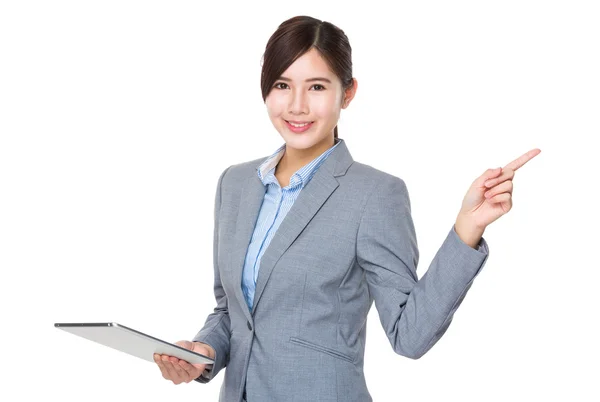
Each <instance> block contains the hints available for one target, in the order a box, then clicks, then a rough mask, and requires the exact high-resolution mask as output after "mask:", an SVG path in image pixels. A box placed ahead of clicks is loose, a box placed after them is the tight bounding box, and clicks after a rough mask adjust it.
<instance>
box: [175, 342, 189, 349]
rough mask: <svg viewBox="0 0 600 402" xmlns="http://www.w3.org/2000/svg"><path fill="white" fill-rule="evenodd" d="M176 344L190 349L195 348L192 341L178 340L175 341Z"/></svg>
mask: <svg viewBox="0 0 600 402" xmlns="http://www.w3.org/2000/svg"><path fill="white" fill-rule="evenodd" d="M175 345H177V346H181V347H182V348H184V349H189V350H193V349H194V344H193V343H192V342H190V341H177V342H175Z"/></svg>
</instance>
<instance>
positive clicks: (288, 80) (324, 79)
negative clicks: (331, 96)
mask: <svg viewBox="0 0 600 402" xmlns="http://www.w3.org/2000/svg"><path fill="white" fill-rule="evenodd" d="M279 79H280V80H281V81H287V82H291V81H292V80H291V79H289V78H287V77H284V76H281V77H279ZM312 81H325V82H328V83H330V84H331V81H330V80H329V78H324V77H314V78H308V79H306V80H305V81H304V82H312Z"/></svg>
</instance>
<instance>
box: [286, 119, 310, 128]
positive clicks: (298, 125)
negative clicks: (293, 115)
mask: <svg viewBox="0 0 600 402" xmlns="http://www.w3.org/2000/svg"><path fill="white" fill-rule="evenodd" d="M288 123H290V124H291V125H292V126H294V127H298V128H300V127H304V126H306V125H307V124H310V123H304V124H295V123H292V122H291V121H288Z"/></svg>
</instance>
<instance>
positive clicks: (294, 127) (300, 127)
mask: <svg viewBox="0 0 600 402" xmlns="http://www.w3.org/2000/svg"><path fill="white" fill-rule="evenodd" d="M313 123H314V122H313V121H310V122H306V123H301V124H297V123H291V122H289V121H287V120H285V124H286V125H287V126H288V128H289V129H290V130H291V131H293V132H294V133H303V132H304V131H306V130H308V129H309V128H310V127H311V126H312V124H313Z"/></svg>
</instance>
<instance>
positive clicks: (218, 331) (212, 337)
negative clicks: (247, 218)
mask: <svg viewBox="0 0 600 402" xmlns="http://www.w3.org/2000/svg"><path fill="white" fill-rule="evenodd" d="M230 167H231V166H230ZM230 167H228V168H227V169H225V170H224V171H223V172H222V173H221V176H220V177H219V181H218V184H217V191H216V195H215V211H214V215H215V217H214V222H215V223H214V235H213V265H214V286H213V289H214V294H215V300H216V302H217V306H216V307H215V309H214V311H213V312H212V313H211V314H209V315H208V317H207V319H206V322H205V323H204V327H202V329H201V330H200V331H199V332H198V333H197V334H196V336H195V337H194V338H193V339H192V342H202V343H206V344H207V345H210V346H211V347H212V348H213V349H214V350H215V359H214V364H210V365H207V366H206V369H205V370H204V372H203V373H202V374H201V375H200V377H198V378H196V379H195V381H198V382H200V383H207V382H209V381H210V380H212V379H213V378H214V377H215V376H216V375H217V374H218V373H219V371H221V369H222V368H224V367H225V366H227V363H228V362H229V339H230V333H231V330H230V328H231V321H230V320H229V311H228V308H227V295H226V294H225V291H224V290H223V286H222V284H221V277H220V274H219V264H218V262H219V258H218V256H219V255H218V250H219V211H220V209H221V185H222V182H223V177H224V176H225V174H226V173H227V171H228V170H229V168H230Z"/></svg>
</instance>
